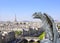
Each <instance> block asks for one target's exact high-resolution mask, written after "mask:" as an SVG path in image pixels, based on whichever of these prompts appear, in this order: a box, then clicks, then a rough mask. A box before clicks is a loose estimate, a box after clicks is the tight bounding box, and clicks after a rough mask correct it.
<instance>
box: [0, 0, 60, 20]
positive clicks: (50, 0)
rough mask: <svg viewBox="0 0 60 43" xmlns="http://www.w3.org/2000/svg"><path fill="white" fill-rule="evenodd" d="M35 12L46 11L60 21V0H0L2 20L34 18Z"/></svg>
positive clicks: (0, 18) (0, 17)
mask: <svg viewBox="0 0 60 43" xmlns="http://www.w3.org/2000/svg"><path fill="white" fill-rule="evenodd" d="M34 12H45V13H47V14H49V15H50V16H52V18H53V19H55V20H58V21H60V0H0V21H13V20H14V17H15V14H16V17H17V20H18V21H23V20H33V19H32V18H33V17H32V14H33V13H34Z"/></svg>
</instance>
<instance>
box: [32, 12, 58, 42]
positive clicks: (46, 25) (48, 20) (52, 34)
mask: <svg viewBox="0 0 60 43" xmlns="http://www.w3.org/2000/svg"><path fill="white" fill-rule="evenodd" d="M33 16H34V18H38V19H41V20H42V23H43V25H42V27H43V29H44V30H45V33H46V36H45V39H44V40H42V42H41V43H51V42H52V43H59V42H58V40H59V38H58V31H57V26H56V24H55V22H54V20H53V19H52V17H51V16H49V15H47V14H46V13H43V14H42V13H41V12H36V13H34V14H33ZM46 39H48V40H46Z"/></svg>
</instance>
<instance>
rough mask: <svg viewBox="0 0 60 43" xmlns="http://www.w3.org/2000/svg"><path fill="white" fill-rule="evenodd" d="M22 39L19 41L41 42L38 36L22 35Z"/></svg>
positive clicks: (20, 42)
mask: <svg viewBox="0 0 60 43" xmlns="http://www.w3.org/2000/svg"><path fill="white" fill-rule="evenodd" d="M20 38H21V40H20V41H19V42H18V43H24V42H26V43H29V42H38V41H39V43H40V39H39V38H38V37H20Z"/></svg>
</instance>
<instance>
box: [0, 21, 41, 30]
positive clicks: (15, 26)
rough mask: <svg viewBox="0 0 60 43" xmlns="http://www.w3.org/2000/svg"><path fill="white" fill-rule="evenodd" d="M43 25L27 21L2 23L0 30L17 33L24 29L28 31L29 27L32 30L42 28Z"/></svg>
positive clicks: (0, 23)
mask: <svg viewBox="0 0 60 43" xmlns="http://www.w3.org/2000/svg"><path fill="white" fill-rule="evenodd" d="M40 25H41V23H40V22H29V21H28V22H26V21H21V22H16V21H15V22H10V21H6V22H4V21H3V22H0V30H1V31H7V30H8V31H12V30H13V31H15V30H21V31H22V29H28V28H29V27H31V28H33V29H34V28H35V29H37V28H40Z"/></svg>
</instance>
